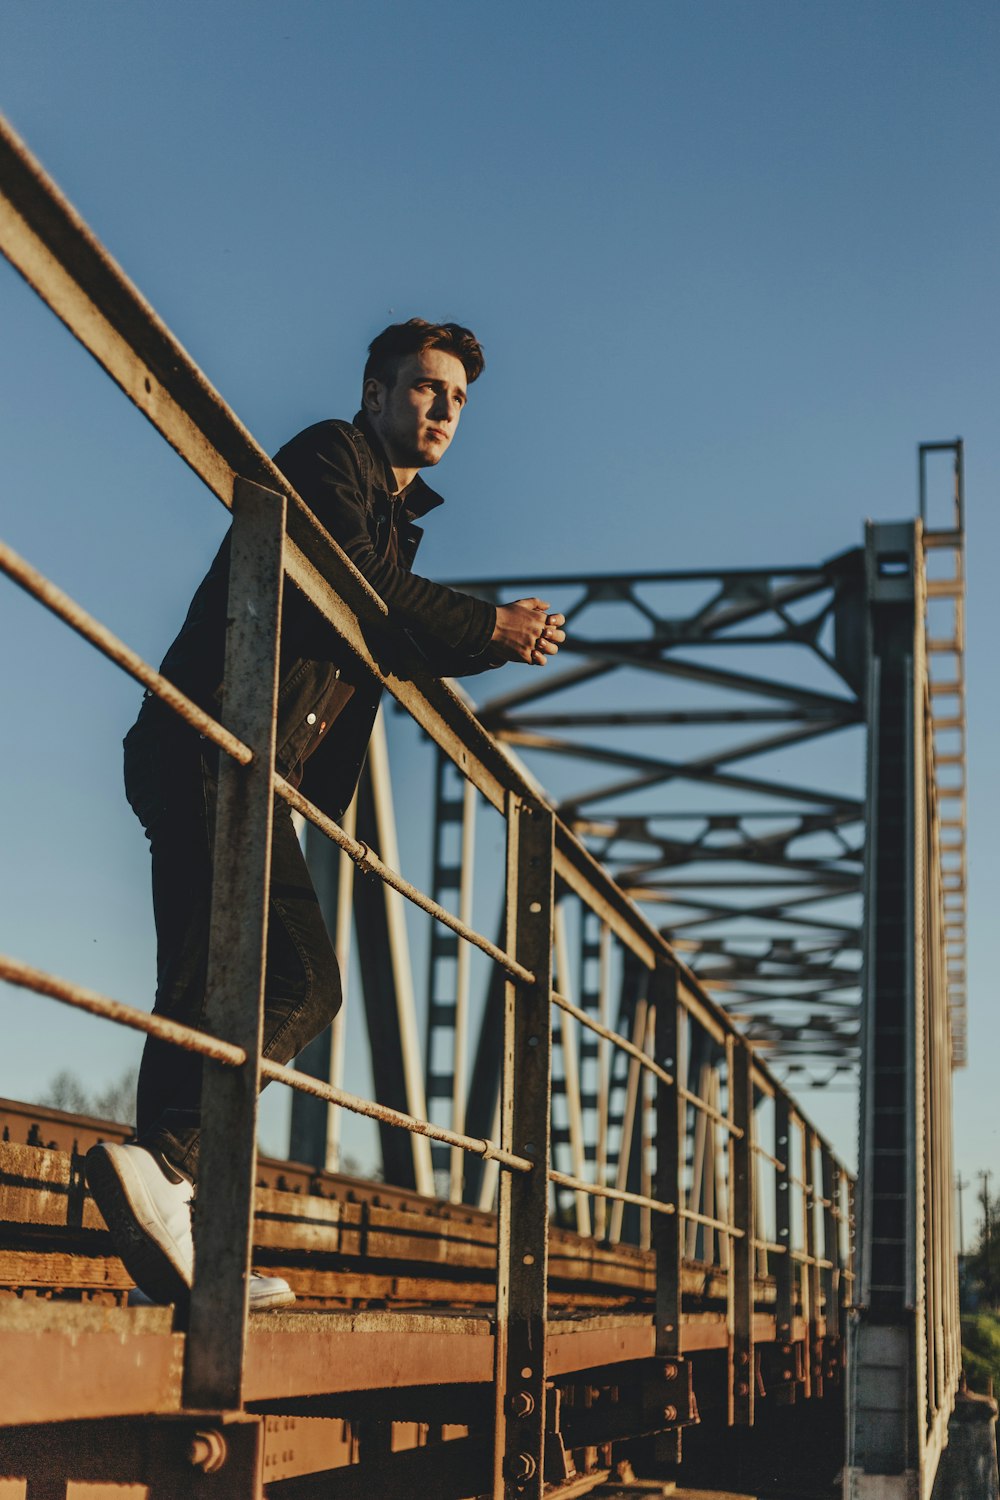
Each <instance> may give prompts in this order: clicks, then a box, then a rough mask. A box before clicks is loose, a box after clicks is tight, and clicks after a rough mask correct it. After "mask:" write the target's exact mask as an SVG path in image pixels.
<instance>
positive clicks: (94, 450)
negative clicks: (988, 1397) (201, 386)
mask: <svg viewBox="0 0 1000 1500" xmlns="http://www.w3.org/2000/svg"><path fill="white" fill-rule="evenodd" d="M998 64H1000V14H998V12H997V10H996V7H995V6H994V5H993V4H989V3H985V0H983V3H968V0H958V3H953V4H951V5H949V6H948V7H941V6H939V5H932V4H928V3H926V0H917V3H905V4H904V3H901V0H900V3H892V0H884V3H875V4H872V3H852V0H838V3H837V4H836V5H833V4H821V3H811V0H794V3H793V0H786V3H765V0H760V3H742V4H737V3H733V0H718V3H709V4H705V3H690V4H688V3H673V0H657V3H645V0H626V3H621V4H618V5H615V6H607V5H601V4H596V3H590V0H572V3H565V0H546V3H545V4H544V5H537V4H530V5H529V4H523V3H520V0H512V3H502V4H501V3H495V4H485V3H476V0H473V3H463V4H456V3H441V4H439V5H437V6H435V7H433V8H426V7H418V6H416V5H406V4H402V3H384V0H382V3H380V0H367V3H364V4H361V3H358V4H345V3H339V0H329V3H322V4H320V3H304V0H286V3H284V4H282V5H281V6H278V5H274V4H270V5H267V4H260V3H248V4H239V5H236V4H229V3H214V4H212V3H210V4H197V5H195V4H191V3H186V0H180V3H174V4H172V5H170V6H162V5H156V4H153V3H151V0H135V3H132V4H129V5H128V6H126V5H123V4H117V3H114V4H113V3H108V0H92V3H91V4H89V5H88V6H86V7H71V6H70V5H68V4H52V3H49V0H30V3H25V0H7V3H6V4H5V5H4V7H3V11H2V15H0V108H2V109H3V110H4V112H5V113H6V114H7V117H8V118H9V119H10V121H11V123H12V124H13V125H14V126H15V128H16V129H18V130H19V131H20V133H21V134H22V135H23V136H24V138H25V139H26V141H27V142H28V144H29V146H30V147H31V148H32V150H33V151H34V152H35V153H36V154H37V155H38V156H39V157H40V159H41V161H42V162H43V164H44V165H45V166H46V167H47V169H48V170H49V171H50V172H51V174H52V175H53V176H54V177H55V179H56V181H57V182H58V183H59V184H60V186H61V187H62V188H63V190H64V191H65V192H66V193H67V194H68V196H69V197H70V199H71V201H73V202H74V204H75V205H76V206H77V208H78V209H79V210H80V211H81V212H82V213H83V215H84V217H85V218H86V219H87V220H88V221H89V223H90V224H91V226H92V227H93V228H94V230H95V231H96V232H97V234H98V235H99V236H100V237H101V238H102V239H103V241H104V242H105V244H106V245H107V246H108V247H109V248H110V249H111V251H112V252H113V254H114V255H115V256H116V257H117V258H118V260H119V261H120V262H121V264H122V265H123V266H124V268H125V269H126V271H127V272H128V273H129V274H130V275H131V276H132V277H133V278H134V280H135V281H136V282H137V283H138V285H139V287H140V288H141V289H142V291H143V292H144V293H145V294H146V296H147V297H148V298H149V299H150V301H151V302H152V303H153V305H154V307H156V309H157V310H158V312H159V313H160V314H161V315H162V316H163V317H164V318H165V319H166V321H167V322H168V323H169V324H170V326H171V327H172V328H173V330H174V331H175V333H176V334H177V335H178V336H179V337H180V339H181V340H182V342H183V343H184V344H185V345H186V346H187V348H188V349H189V350H190V351H191V353H192V354H193V355H194V357H195V358H196V359H197V360H198V361H199V363H200V364H201V365H202V367H203V368H204V369H205V371H206V372H207V374H208V375H209V377H210V378H211V379H212V380H213V381H214V382H215V384H216V385H217V386H218V387H219V389H220V390H221V391H222V392H223V394H224V395H225V397H226V399H227V400H228V401H229V402H230V404H231V405H232V406H233V407H234V408H235V410H236V412H237V413H238V415H239V416H240V417H241V418H242V419H243V420H244V421H245V422H246V423H247V424H248V425H249V427H250V428H251V430H252V431H253V432H254V433H255V434H256V435H257V436H258V438H259V439H260V441H261V442H262V443H263V444H264V446H266V447H268V448H270V449H272V450H273V449H275V448H277V447H278V446H279V445H280V443H281V442H282V441H283V440H284V439H286V438H287V437H288V436H289V435H290V434H291V433H293V432H294V431H296V430H298V428H300V427H301V426H304V425H306V423H308V422H311V421H314V420H317V419H318V418H320V417H323V416H327V415H341V416H350V415H351V413H352V412H353V410H354V409H355V405H356V393H357V386H358V373H359V369H360V364H361V360H362V357H363V351H364V348H365V345H366V344H367V342H368V341H369V339H370V338H371V337H372V336H373V334H374V333H375V332H377V331H378V329H379V328H380V327H382V326H383V325H384V324H385V323H386V322H388V321H391V320H394V319H397V318H403V317H407V316H410V315H412V314H414V313H420V314H422V315H425V316H431V317H453V318H457V319H459V320H462V321H466V322H468V323H470V324H472V325H473V326H474V327H475V329H476V331H477V332H478V333H479V335H480V337H481V338H482V340H483V343H484V345H485V348H486V353H487V360H488V364H487V371H486V374H485V376H484V377H483V379H482V381H481V383H480V384H479V385H478V386H477V387H476V388H475V391H474V393H473V394H474V399H473V401H472V402H471V403H470V406H469V409H468V412H467V414H466V416H465V417H464V418H463V430H462V432H461V434H460V437H459V440H458V442H457V444H456V446H455V449H454V452H453V453H451V454H449V456H448V458H447V460H446V462H445V464H444V465H443V466H442V468H441V470H440V473H439V482H440V486H441V488H442V489H443V490H444V492H445V493H446V494H447V495H448V496H449V498H450V501H451V506H450V509H449V512H448V513H447V514H448V521H447V524H439V525H437V526H434V525H433V523H432V525H431V526H430V527H429V528H428V536H427V540H426V543H425V551H424V553H423V554H422V557H421V564H422V566H423V567H424V568H425V570H426V571H427V572H429V573H430V574H431V575H432V576H434V575H437V576H440V577H448V576H462V575H465V576H470V575H475V574H482V573H486V572H490V573H491V572H516V571H528V570H530V571H539V572H561V571H572V570H574V569H583V570H593V569H595V568H602V569H621V570H628V569H637V568H650V567H663V568H670V567H695V566H703V565H707V566H711V565H715V566H725V565H729V566H733V565H743V564H750V563H752V564H762V565H766V564H778V563H801V562H814V561H818V560H820V559H822V558H824V557H826V556H829V555H831V554H833V553H836V552H839V551H841V550H843V549H845V548H847V547H850V546H853V545H856V544H858V543H859V542H860V541H861V537H862V527H863V522H864V519H865V517H866V516H874V517H876V518H895V517H899V516H906V515H908V514H911V513H912V510H913V507H914V503H915V467H916V464H915V449H916V444H917V443H918V442H919V441H921V440H927V439H937V438H948V437H953V436H955V435H956V434H961V435H962V436H963V437H964V438H965V440H966V444H967V464H968V469H967V485H968V511H969V531H970V556H969V593H970V602H969V641H968V672H969V697H970V702H969V717H970V771H971V810H972V836H971V855H970V864H971V986H970V993H971V1054H972V1064H971V1066H970V1068H969V1070H968V1072H967V1073H966V1074H964V1075H959V1083H960V1090H959V1103H958V1114H957V1118H958V1124H959V1131H960V1153H959V1160H960V1163H961V1165H962V1167H963V1169H964V1171H965V1173H966V1175H969V1174H970V1172H971V1171H973V1170H975V1169H976V1168H978V1167H979V1166H987V1165H991V1164H992V1163H993V1162H994V1161H995V1158H996V1157H997V1134H996V1129H997V1127H996V1125H995V1122H994V1111H993V1110H992V1109H991V1102H992V1100H991V1094H992V1089H993V1076H992V1073H993V1070H992V1067H991V1063H992V1050H991V1045H990V1044H991V1041H992V1037H993V1034H994V1027H993V1023H992V1017H991V1006H992V1003H993V993H992V992H993V974H992V971H993V967H994V965H993V954H992V946H991V931H992V926H993V922H992V915H993V911H994V910H995V907H996V903H997V896H998V887H1000V864H998V857H997V854H996V850H997V848H998V846H1000V839H998V833H1000V829H998V804H997V797H996V793H995V791H994V788H993V784H994V781H995V774H994V766H995V765H996V764H997V760H998V753H997V752H998V749H1000V721H998V710H997V703H996V693H995V688H994V674H993V672H992V671H991V670H990V669H991V665H992V663H991V660H990V658H991V640H992V638H993V635H994V634H995V632H996V629H997V623H998V622H997V617H996V602H995V586H994V580H993V571H992V570H993V567H994V566H995V561H994V560H995V559H996V557H997V556H998V549H997V540H998V536H997V532H998V525H1000V523H998V519H997V509H996V495H997V489H998V478H1000V442H998V435H997V355H996V348H997V312H998V301H1000V298H998V292H997V267H998V241H1000V209H998V204H1000V193H998V186H1000V184H998V144H1000V119H998V115H1000V109H998V103H997V90H996V78H997V76H998ZM0 329H2V330H3V332H2V339H0V413H2V415H0V426H2V430H3V446H4V460H5V462H4V484H3V489H2V492H0V494H2V498H0V532H2V534H3V536H4V537H5V539H6V540H7V541H9V542H10V543H11V544H12V545H14V546H15V547H17V548H18V549H19V550H20V551H22V552H23V553H25V554H26V555H27V556H28V557H29V558H30V559H31V560H32V561H33V562H35V563H36V565H38V566H39V567H41V568H43V569H44V570H45V571H47V572H48V573H49V574H50V576H52V577H53V578H54V579H55V580H56V581H57V582H59V583H60V584H61V585H62V586H63V587H65V588H67V589H68V590H69V591H70V592H71V593H73V594H74V595H75V596H76V597H78V598H79V599H80V600H81V601H82V602H83V603H84V604H86V605H87V606H88V607H90V608H92V609H93V610H94V611H95V612H96V613H97V614H98V615H99V616H100V617H101V618H102V619H104V620H105V621H106V622H107V623H108V624H109V625H111V626H112V627H113V628H114V629H116V630H118V631H119V632H120V633H121V634H122V635H123V636H125V638H126V639H127V640H129V641H130V643H132V644H133V645H135V646H136V647H137V648H138V649H139V650H141V651H143V652H144V653H145V654H146V655H147V656H148V657H149V658H150V659H152V660H158V659H159V656H160V655H161V654H162V651H163V649H164V648H165V646H166V644H167V643H168V641H169V639H170V637H171V635H172V633H173V631H174V629H175V628H176V625H177V623H178V620H179V617H180V614H181V612H182V611H183V608H184V607H185V605H186V602H187V598H188V596H189V594H190V592H191V590H192V588H193V586H194V584H195V583H196V582H197V580H198V578H199V577H200V576H201V572H202V571H203V569H204V566H205V564H206V563H207V561H208V560H209V558H210V556H211V554H212V552H213V551H214V548H215V546H216V545H217V543H218V540H219V538H220V537H221V535H222V533H223V531H224V527H225V516H224V513H223V511H222V509H221V507H220V506H218V504H217V503H216V502H215V501H214V500H213V499H212V498H211V497H210V496H208V495H207V494H206V493H205V492H204V491H203V490H202V489H201V487H200V486H199V484H198V483H197V481H196V480H194V479H193V478H192V476H190V475H189V474H188V472H187V471H186V470H185V469H184V467H183V466H182V465H181V464H180V463H179V462H178V460H177V459H176V458H175V456H174V455H173V454H172V453H171V452H169V451H168V450H167V449H166V447H165V445H164V444H163V443H162V441H161V440H160V439H159V438H158V437H157V436H156V434H155V433H153V432H152V430H151V429H150V428H149V427H148V426H147V425H146V424H145V422H144V421H143V419H142V418H141V417H139V416H138V415H137V414H136V413H135V412H134V411H133V410H132V409H131V408H130V407H129V406H128V404H127V402H125V400H124V398H122V397H121V395H120V393H119V392H118V391H117V390H116V389H114V388H113V387H112V386H111V385H110V382H108V381H107V380H106V379H105V378H104V377H103V376H101V375H100V374H99V372H98V371H97V370H96V368H95V367H94V366H93V365H92V363H91V362H90V360H89V359H88V357H87V356H86V355H84V354H83V353H82V352H81V351H80V350H79V349H77V348H76V347H75V346H74V345H73V342H72V340H71V339H70V338H69V336H68V335H67V334H66V333H65V332H64V330H62V328H61V327H60V326H59V325H58V324H57V323H56V322H55V320H54V319H53V317H52V315H51V314H50V313H48V311H47V310H46V309H45V308H44V307H43V306H42V305H41V304H40V303H38V302H37V299H35V298H34V297H33V295H32V294H31V293H30V292H29V291H28V290H27V289H26V287H25V286H24V285H23V283H21V282H20V280H19V278H18V277H17V276H16V275H15V274H14V273H13V272H12V271H11V270H10V269H9V268H8V267H6V265H0ZM0 641H2V646H0V652H2V662H3V666H2V670H3V676H4V682H5V687H4V695H5V703H6V704H7V705H9V712H8V713H6V714H5V716H4V722H3V725H2V726H0V772H2V774H0V786H2V792H0V796H2V798H3V805H4V824H3V826H4V830H5V834H4V844H5V846H6V851H7V858H6V859H5V861H4V868H3V870H2V872H0V911H2V913H3V915H2V917H0V948H2V949H4V950H5V951H8V952H12V953H15V954H17V955H19V956H22V957H24V958H27V959H30V960H32V961H34V962H37V963H39V964H42V965H44V966H46V967H49V968H51V969H53V970H54V971H55V972H57V973H64V974H67V975H69V976H71V977H75V978H77V979H79V980H80V981H82V982H85V983H90V984H93V985H94V986H96V987H98V988H101V989H104V990H106V991H108V992H109V993H112V994H114V995H117V996H119V997H121V998H126V999H133V1000H136V1001H139V1002H144V1001H146V1000H148V998H149V994H150V989H151V973H152V947H151V923H150V918H149V914H148V910H147V895H146V889H147V887H146V882H147V874H146V868H145V852H144V846H143V841H142V839H141V835H140V834H139V832H138V829H137V826H136V825H135V824H134V822H133V820H132V819H131V815H130V814H129V813H128V810H127V808H126V807H125V806H124V804H123V802H122V799H121V794H120V790H119V785H120V769H119V753H118V743H119V740H120V738H121V734H122V733H123V732H124V730H125V728H126V727H127V725H128V723H129V722H130V720H131V717H132V715H133V713H134V708H135V702H136V692H135V689H134V687H133V686H132V685H131V684H130V683H129V681H128V680H127V679H125V678H124V677H121V676H120V675H119V674H116V673H114V672H113V670H112V669H110V668H108V667H106V666H104V665H102V664H99V663H97V662H95V661H94V660H93V659H92V654H91V653H89V652H88V650H87V649H86V648H85V647H83V646H82V645H79V644H77V643H76V642H71V641H67V640H66V639H65V634H64V632H63V631H62V630H61V628H59V627H57V626H56V625H55V624H54V623H51V622H50V621H49V620H48V619H43V618H42V617H41V615H40V612H39V611H38V609H37V607H36V606H34V605H33V604H32V603H31V602H30V601H28V600H26V599H22V598H20V597H18V596H16V594H15V591H13V590H12V589H10V588H8V589H6V590H0ZM518 670H519V669H515V668H510V669H508V672H509V673H516V672H517V671H518ZM415 759H416V761H419V757H416V758H415ZM401 774H402V773H401ZM421 774H422V773H421ZM412 775H413V777H414V778H417V775H418V770H417V767H416V765H415V766H414V769H413V771H412ZM423 785H425V786H426V782H425V783H423ZM420 795H424V794H420ZM417 873H419V872H417ZM43 1005H44V1002H37V1006H36V1002H33V1001H31V1000H30V999H28V998H26V997H23V996H13V997H9V996H6V995H0V1014H2V1015H3V1017H4V1027H5V1032H6V1037H7V1043H8V1045H7V1047H6V1048H5V1049H4V1054H3V1057H2V1058H0V1094H7V1095H24V1096H26V1097H31V1096H32V1095H34V1094H37V1093H38V1092H40V1091H41V1089H42V1088H43V1087H44V1084H45V1082H46V1080H47V1079H48V1078H49V1077H50V1076H51V1074H52V1072H53V1071H55V1068H56V1066H59V1065H64V1064H65V1065H73V1066H76V1067H77V1068H78V1069H79V1070H80V1071H82V1072H85V1073H86V1074H87V1075H88V1076H89V1077H91V1078H92V1079H93V1081H94V1083H95V1084H100V1083H103V1082H105V1081H106V1079H107V1078H108V1077H110V1076H112V1075H113V1074H115V1073H117V1072H119V1071H120V1070H121V1068H122V1067H123V1066H124V1065H125V1063H126V1062H127V1061H128V1060H129V1059H130V1057H131V1056H132V1055H133V1053H134V1050H135V1047H134V1043H133V1042H132V1041H131V1039H129V1038H124V1037H120V1036H118V1035H117V1034H116V1033H114V1032H110V1031H109V1030H107V1029H102V1028H100V1027H99V1026H98V1024H97V1023H96V1022H92V1021H86V1022H84V1021H80V1020H78V1019H77V1018H76V1017H74V1016H69V1015H66V1014H64V1013H63V1012H62V1011H57V1010H56V1009H55V1008H54V1007H50V1006H45V1007H44V1009H39V1008H38V1007H42V1006H43ZM38 1017H41V1019H42V1022H43V1025H44V1028H45V1031H44V1036H45V1046H44V1047H40V1046H39V1031H38V1028H37V1018H38ZM95 1031H96V1032H97V1033H98V1035H99V1040H95ZM274 1108H275V1107H274V1106H269V1109H270V1110H271V1113H272V1114H273V1112H274ZM268 1118H270V1117H269V1116H268ZM275 1118H276V1117H275ZM270 1128H271V1129H272V1131H273V1137H274V1138H273V1139H272V1144H273V1145H275V1146H277V1145H278V1144H280V1142H279V1140H278V1139H277V1137H278V1135H279V1134H280V1123H277V1122H276V1123H275V1124H274V1125H273V1126H272V1127H270ZM848 1133H849V1131H848ZM838 1144H840V1145H841V1147H842V1149H843V1150H845V1152H848V1153H850V1151H851V1149H852V1147H851V1143H850V1141H849V1140H845V1139H843V1138H841V1139H840V1141H839V1142H838Z"/></svg>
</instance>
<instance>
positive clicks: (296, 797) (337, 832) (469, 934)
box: [274, 775, 535, 984]
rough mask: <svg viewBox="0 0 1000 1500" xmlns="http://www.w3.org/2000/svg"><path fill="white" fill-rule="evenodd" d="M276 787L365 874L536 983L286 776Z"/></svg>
mask: <svg viewBox="0 0 1000 1500" xmlns="http://www.w3.org/2000/svg"><path fill="white" fill-rule="evenodd" d="M274 789H275V791H276V792H277V793H278V796H279V797H281V798H283V799H284V801H285V802H287V803H288V805H289V806H290V807H294V808H295V811H296V812H300V813H301V814H302V816H303V817H304V818H307V819H308V820H309V822H310V823H312V824H313V825H314V826H315V827H316V828H318V829H319V831H320V832H321V833H325V834H326V836H327V838H329V839H331V840H332V841H333V843H335V844H336V845H337V847H338V848H339V849H343V850H344V853H345V854H349V855H350V857H351V859H353V860H354V862H355V864H356V865H357V866H358V868H359V869H360V870H362V871H364V873H365V874H372V875H377V876H378V877H379V879H380V880H383V881H384V882H385V884H386V885H388V886H391V887H392V889H393V890H394V891H398V892H399V894H400V895H401V896H405V897H406V899H407V901H412V902H413V905H414V906H419V908H420V910H421V911H425V912H426V913H427V914H428V916H431V917H434V918H435V919H436V920H437V921H438V922H442V923H443V924H444V926H445V927H450V928H451V930H452V932H457V933H458V936H459V937H460V938H464V939H465V941H466V942H467V943H471V944H472V945H473V947H475V948H478V949H479V950H480V951H481V952H482V953H485V954H486V955H487V957H488V958H492V959H493V961H494V963H498V964H499V965H500V967H501V968H502V969H505V970H506V971H507V973H508V974H509V975H510V976H511V978H512V979H518V980H520V982H521V983H522V984H534V982H535V976H534V974H532V973H531V972H530V970H528V969H526V968H525V967H524V965H523V964H519V963H518V962H517V960H516V959H514V958H511V956H510V954H509V953H505V952H504V950H503V949H502V948H498V947H497V945H496V943H491V942H490V940H489V938H487V937H483V935H482V933H479V932H476V931H475V930H474V929H473V928H472V927H467V926H466V924H465V923H464V922H463V921H461V920H460V918H458V917H455V916H453V915H452V913H451V912H450V911H448V910H447V909H446V908H445V907H443V906H439V905H438V903H437V902H436V901H433V900H432V899H431V897H430V896H425V895H424V893H423V891H421V890H419V889H418V887H417V886H415V885H413V884H411V882H410V881H409V880H406V879H405V878H404V877H403V876H402V875H400V874H399V873H398V872H397V871H396V870H393V869H391V868H390V866H389V865H387V864H385V862H384V861H383V860H381V859H379V857H378V855H377V854H376V853H375V851H374V850H373V849H370V848H369V847H368V845H367V844H365V843H363V842H362V840H361V839H355V838H352V837H351V835H350V834H349V833H345V832H344V830H343V829H342V828H341V827H340V825H339V824H337V823H335V822H334V821H333V819H332V818H328V817H327V816H326V814H325V813H321V812H320V810H319V808H318V807H316V806H314V805H313V803H312V802H310V801H309V799H308V797H303V795H302V793H301V792H300V791H298V790H297V789H296V788H295V787H293V786H291V785H290V784H289V783H288V782H287V781H286V780H285V778H284V777H283V776H278V775H275V777H274Z"/></svg>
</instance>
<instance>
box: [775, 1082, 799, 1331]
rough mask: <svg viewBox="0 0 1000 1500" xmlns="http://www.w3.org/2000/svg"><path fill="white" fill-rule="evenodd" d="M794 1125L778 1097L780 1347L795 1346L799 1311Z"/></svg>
mask: <svg viewBox="0 0 1000 1500" xmlns="http://www.w3.org/2000/svg"><path fill="white" fill-rule="evenodd" d="M791 1131H792V1122H791V1118H790V1112H789V1108H788V1098H787V1096H786V1095H785V1094H783V1093H777V1094H775V1096H774V1154H775V1157H776V1158H777V1160H778V1163H779V1165H778V1168H777V1170H776V1173H775V1194H774V1197H775V1228H776V1230H777V1233H778V1244H779V1245H781V1246H782V1247H783V1251H782V1253H781V1254H780V1255H777V1256H775V1262H774V1282H775V1288H774V1290H775V1298H774V1317H775V1326H774V1338H775V1343H777V1344H787V1345H791V1343H792V1319H793V1316H794V1312H795V1292H794V1286H795V1278H794V1270H795V1266H794V1262H793V1260H792V1183H791V1177H792V1169H791V1162H792V1153H791Z"/></svg>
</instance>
